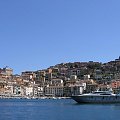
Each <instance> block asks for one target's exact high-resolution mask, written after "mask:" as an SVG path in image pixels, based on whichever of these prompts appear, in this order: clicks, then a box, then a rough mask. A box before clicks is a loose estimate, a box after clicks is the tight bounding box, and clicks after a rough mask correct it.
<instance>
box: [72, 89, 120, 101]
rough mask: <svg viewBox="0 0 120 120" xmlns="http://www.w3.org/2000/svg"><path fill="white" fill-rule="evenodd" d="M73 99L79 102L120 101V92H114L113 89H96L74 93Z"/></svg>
mask: <svg viewBox="0 0 120 120" xmlns="http://www.w3.org/2000/svg"><path fill="white" fill-rule="evenodd" d="M72 99H73V100H75V101H76V102H78V103H120V94H113V93H112V92H111V91H95V92H92V93H88V94H81V95H73V96H72Z"/></svg>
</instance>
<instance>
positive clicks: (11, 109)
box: [0, 99, 120, 120]
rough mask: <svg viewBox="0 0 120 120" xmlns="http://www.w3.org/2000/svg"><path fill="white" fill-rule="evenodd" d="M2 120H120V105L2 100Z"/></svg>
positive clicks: (0, 101) (63, 101)
mask: <svg viewBox="0 0 120 120" xmlns="http://www.w3.org/2000/svg"><path fill="white" fill-rule="evenodd" d="M0 120H120V104H94V105H92V104H76V102H75V101H73V100H71V99H61V100H52V99H46V100H23V99H20V100H19V99H18V100H17V99H1V100H0Z"/></svg>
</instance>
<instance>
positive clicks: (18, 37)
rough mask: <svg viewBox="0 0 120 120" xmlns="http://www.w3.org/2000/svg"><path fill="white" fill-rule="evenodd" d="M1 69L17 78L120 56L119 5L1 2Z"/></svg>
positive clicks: (107, 1)
mask: <svg viewBox="0 0 120 120" xmlns="http://www.w3.org/2000/svg"><path fill="white" fill-rule="evenodd" d="M0 51H1V57H0V67H1V68H3V67H5V66H9V67H10V68H13V69H14V73H19V74H20V73H21V72H22V71H26V70H39V69H44V68H47V67H49V66H52V65H55V64H58V63H62V62H75V61H77V62H78V61H86V62H87V61H91V60H93V61H99V62H108V61H110V60H114V59H115V58H118V56H119V55H120V53H119V52H120V0H0Z"/></svg>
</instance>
